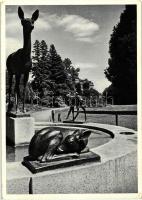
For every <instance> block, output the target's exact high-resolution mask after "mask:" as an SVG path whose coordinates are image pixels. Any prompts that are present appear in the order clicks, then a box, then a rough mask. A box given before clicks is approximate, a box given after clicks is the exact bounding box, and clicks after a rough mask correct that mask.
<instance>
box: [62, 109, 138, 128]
mask: <svg viewBox="0 0 142 200" xmlns="http://www.w3.org/2000/svg"><path fill="white" fill-rule="evenodd" d="M66 115H67V112H62V113H61V117H62V120H65V118H66ZM71 118H72V116H70V119H71ZM77 121H84V114H83V113H80V114H79V115H78V117H77ZM87 122H94V123H102V124H112V125H115V116H114V115H110V114H109V115H106V114H87ZM118 125H119V126H124V127H127V128H131V129H134V130H137V116H136V115H120V116H119V117H118Z"/></svg>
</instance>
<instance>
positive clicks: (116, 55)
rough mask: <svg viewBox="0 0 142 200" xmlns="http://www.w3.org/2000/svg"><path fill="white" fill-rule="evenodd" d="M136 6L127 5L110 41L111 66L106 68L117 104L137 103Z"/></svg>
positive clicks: (109, 61)
mask: <svg viewBox="0 0 142 200" xmlns="http://www.w3.org/2000/svg"><path fill="white" fill-rule="evenodd" d="M136 51H137V47H136V6H135V5H128V6H126V8H125V10H124V12H123V13H122V14H121V16H120V22H119V23H118V24H117V25H116V26H115V27H114V29H113V33H112V35H111V38H110V42H109V53H110V58H109V60H108V64H109V67H108V68H107V69H106V70H105V75H106V77H107V79H108V80H109V81H110V82H111V83H112V88H113V90H115V92H113V93H114V94H115V95H114V101H115V104H135V103H137V52H136Z"/></svg>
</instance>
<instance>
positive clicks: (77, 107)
mask: <svg viewBox="0 0 142 200" xmlns="http://www.w3.org/2000/svg"><path fill="white" fill-rule="evenodd" d="M76 112H77V113H76V116H75V117H74V119H73V121H75V119H76V118H77V116H78V115H79V106H76Z"/></svg>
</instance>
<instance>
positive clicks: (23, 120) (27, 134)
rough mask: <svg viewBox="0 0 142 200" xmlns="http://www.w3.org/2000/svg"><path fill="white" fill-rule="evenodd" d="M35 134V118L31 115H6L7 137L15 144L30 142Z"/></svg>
mask: <svg viewBox="0 0 142 200" xmlns="http://www.w3.org/2000/svg"><path fill="white" fill-rule="evenodd" d="M33 135H34V118H32V117H30V115H27V114H26V115H24V114H23V115H9V114H7V116H6V137H7V140H8V141H9V142H10V143H11V144H12V145H13V146H18V145H22V144H26V143H29V142H30V140H31V138H32V136H33Z"/></svg>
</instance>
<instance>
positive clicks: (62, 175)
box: [7, 123, 137, 194]
mask: <svg viewBox="0 0 142 200" xmlns="http://www.w3.org/2000/svg"><path fill="white" fill-rule="evenodd" d="M46 126H47V124H46V123H36V124H35V128H36V129H37V130H38V129H41V128H44V127H46ZM48 126H61V127H67V126H70V127H74V126H75V127H80V128H89V129H91V130H99V131H104V132H105V133H107V134H109V135H111V137H113V139H111V140H110V141H108V142H107V143H104V144H102V145H99V146H96V147H93V146H92V147H91V151H92V152H94V153H96V154H98V155H100V156H101V162H93V163H85V164H82V165H79V166H72V167H67V168H64V169H56V170H50V171H45V172H42V173H38V174H32V173H31V172H30V171H29V170H28V169H26V168H25V167H24V166H22V165H21V162H11V163H7V193H8V194H28V193H29V185H30V184H29V182H30V179H31V178H32V183H33V184H32V190H33V193H34V194H58V193H62V194H68V193H76V194H79V193H135V192H137V144H136V142H137V134H136V132H135V131H133V130H131V129H127V128H124V127H119V126H112V125H106V124H97V123H86V124H85V123H84V124H75V125H74V124H63V123H57V124H55V123H54V124H49V123H48ZM121 132H133V133H134V134H129V135H128V134H120V133H121Z"/></svg>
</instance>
